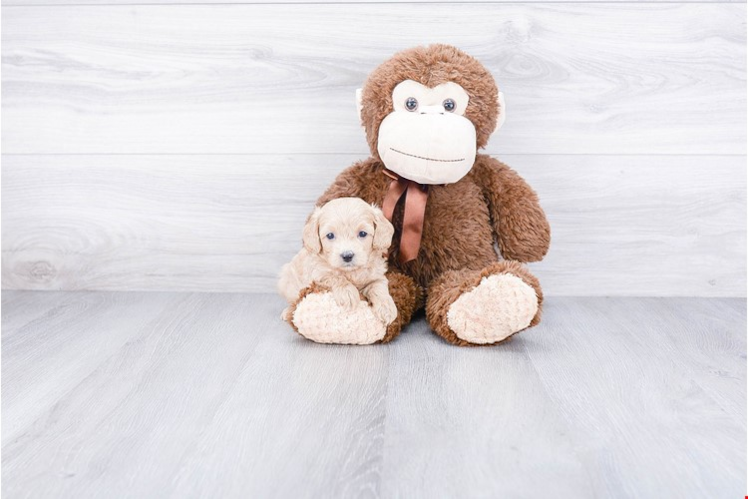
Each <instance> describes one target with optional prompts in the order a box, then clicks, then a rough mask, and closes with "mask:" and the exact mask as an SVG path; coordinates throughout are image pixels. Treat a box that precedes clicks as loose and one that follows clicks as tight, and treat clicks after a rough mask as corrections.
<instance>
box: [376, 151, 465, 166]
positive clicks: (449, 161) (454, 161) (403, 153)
mask: <svg viewBox="0 0 748 500" xmlns="http://www.w3.org/2000/svg"><path fill="white" fill-rule="evenodd" d="M390 151H394V152H395V153H400V154H401V155H405V156H410V157H412V158H418V159H419V160H428V161H440V162H443V163H456V162H458V161H465V158H460V159H458V160H440V159H439V158H426V157H425V156H418V155H412V154H410V153H405V152H403V151H398V150H397V149H395V148H390Z"/></svg>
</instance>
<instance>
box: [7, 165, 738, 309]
mask: <svg viewBox="0 0 748 500" xmlns="http://www.w3.org/2000/svg"><path fill="white" fill-rule="evenodd" d="M355 159H356V157H354V156H347V155H330V156H327V155H310V156H290V155H289V156H6V157H5V159H4V165H3V171H2V231H3V235H2V236H3V238H2V245H3V247H2V250H3V259H2V266H3V268H2V285H3V287H4V288H9V289H38V290H61V289H65V290H117V289H121V290H197V291H235V292H237V291H270V290H274V287H275V276H276V273H277V272H278V271H279V269H280V267H281V266H282V264H283V263H285V262H287V261H288V260H290V258H291V257H292V256H293V255H294V253H295V252H296V251H297V250H298V248H299V247H300V238H301V236H300V235H301V228H302V226H303V223H304V220H305V218H306V215H307V214H308V213H309V211H310V210H311V208H312V206H313V203H314V201H315V199H316V198H317V196H318V195H319V194H321V193H322V191H323V190H324V189H325V187H326V186H327V185H328V184H329V183H330V182H331V181H332V179H333V178H334V177H335V175H336V174H337V172H339V171H340V170H342V169H343V168H344V167H345V166H347V165H349V164H350V163H352V162H353V161H354V160H355ZM502 159H503V160H504V161H506V162H507V163H508V164H509V165H512V166H513V167H514V168H515V169H517V171H518V172H519V173H520V174H521V175H523V176H524V177H525V178H526V179H527V180H528V182H530V184H531V185H532V186H533V187H535V189H536V190H537V191H538V193H539V194H540V197H541V203H542V205H543V207H544V209H545V210H546V212H547V215H548V217H549V220H550V222H551V226H552V229H553V242H552V245H551V251H550V253H549V255H548V256H547V258H546V259H545V260H544V261H543V262H542V263H538V264H532V265H531V268H532V269H533V270H534V271H535V273H536V274H537V275H538V277H539V278H540V279H541V282H542V283H543V285H544V289H545V291H546V293H548V294H550V295H611V294H613V295H646V296H663V295H665V296H666V295H677V296H744V294H745V287H746V281H745V276H746V267H745V252H746V230H745V224H746V219H745V213H746V172H745V158H744V157H741V156H719V157H713V158H710V159H709V163H708V167H705V165H704V163H705V159H704V158H702V157H691V156H675V157H665V156H629V157H610V156H594V155H582V156H511V155H506V156H504V157H502ZM299 169H301V172H300V171H299Z"/></svg>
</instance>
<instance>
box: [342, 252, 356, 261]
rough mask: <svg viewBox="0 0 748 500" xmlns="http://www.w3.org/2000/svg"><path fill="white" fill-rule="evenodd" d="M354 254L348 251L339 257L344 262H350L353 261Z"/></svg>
mask: <svg viewBox="0 0 748 500" xmlns="http://www.w3.org/2000/svg"><path fill="white" fill-rule="evenodd" d="M353 255H354V253H353V252H351V251H350V250H348V251H347V252H343V253H341V254H340V256H341V257H342V258H343V260H344V261H346V262H350V261H352V260H353Z"/></svg>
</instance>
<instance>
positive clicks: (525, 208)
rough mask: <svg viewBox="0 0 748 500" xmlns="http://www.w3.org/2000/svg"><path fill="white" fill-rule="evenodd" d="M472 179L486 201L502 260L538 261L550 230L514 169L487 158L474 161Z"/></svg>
mask: <svg viewBox="0 0 748 500" xmlns="http://www.w3.org/2000/svg"><path fill="white" fill-rule="evenodd" d="M473 169H474V177H475V180H476V182H477V183H478V184H479V185H480V186H481V188H482V190H483V196H485V198H486V201H488V207H489V210H490V213H491V221H492V224H493V228H494V232H495V234H496V239H497V241H498V243H499V250H501V255H502V256H503V257H504V258H505V259H511V260H517V261H520V262H534V261H538V260H541V259H542V258H543V257H544V256H545V254H546V252H547V251H548V246H549V245H550V242H551V228H550V226H549V225H548V220H547V219H546V218H545V213H544V212H543V209H542V208H540V204H539V203H538V196H537V194H535V191H533V190H532V188H531V187H530V186H529V185H528V184H527V183H526V182H525V180H524V179H522V177H520V176H519V175H518V174H517V173H516V172H515V171H514V170H512V169H511V168H509V167H508V166H506V165H504V164H503V163H501V162H500V161H498V160H496V159H494V158H491V157H489V156H484V155H479V156H478V158H477V159H476V162H475V166H474V167H473Z"/></svg>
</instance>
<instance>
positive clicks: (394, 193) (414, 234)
mask: <svg viewBox="0 0 748 500" xmlns="http://www.w3.org/2000/svg"><path fill="white" fill-rule="evenodd" d="M384 174H385V175H386V176H387V177H390V178H391V179H392V182H390V187H389V189H388V190H387V194H386V195H385V196H384V202H383V203H382V212H384V216H385V217H387V220H389V221H390V222H392V215H393V214H394V212H395V205H397V202H398V201H399V200H400V198H402V197H403V194H404V195H405V213H404V215H403V228H402V231H401V233H400V253H399V255H398V259H399V260H400V263H401V264H404V263H406V262H409V261H411V260H413V259H415V258H416V257H417V256H418V249H419V247H420V246H421V235H422V233H423V220H424V216H425V213H426V199H427V198H428V195H429V194H428V186H425V185H421V184H418V183H417V182H414V181H411V180H409V179H404V178H402V177H400V176H399V175H396V174H395V173H393V172H390V171H389V170H386V169H385V170H384Z"/></svg>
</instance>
